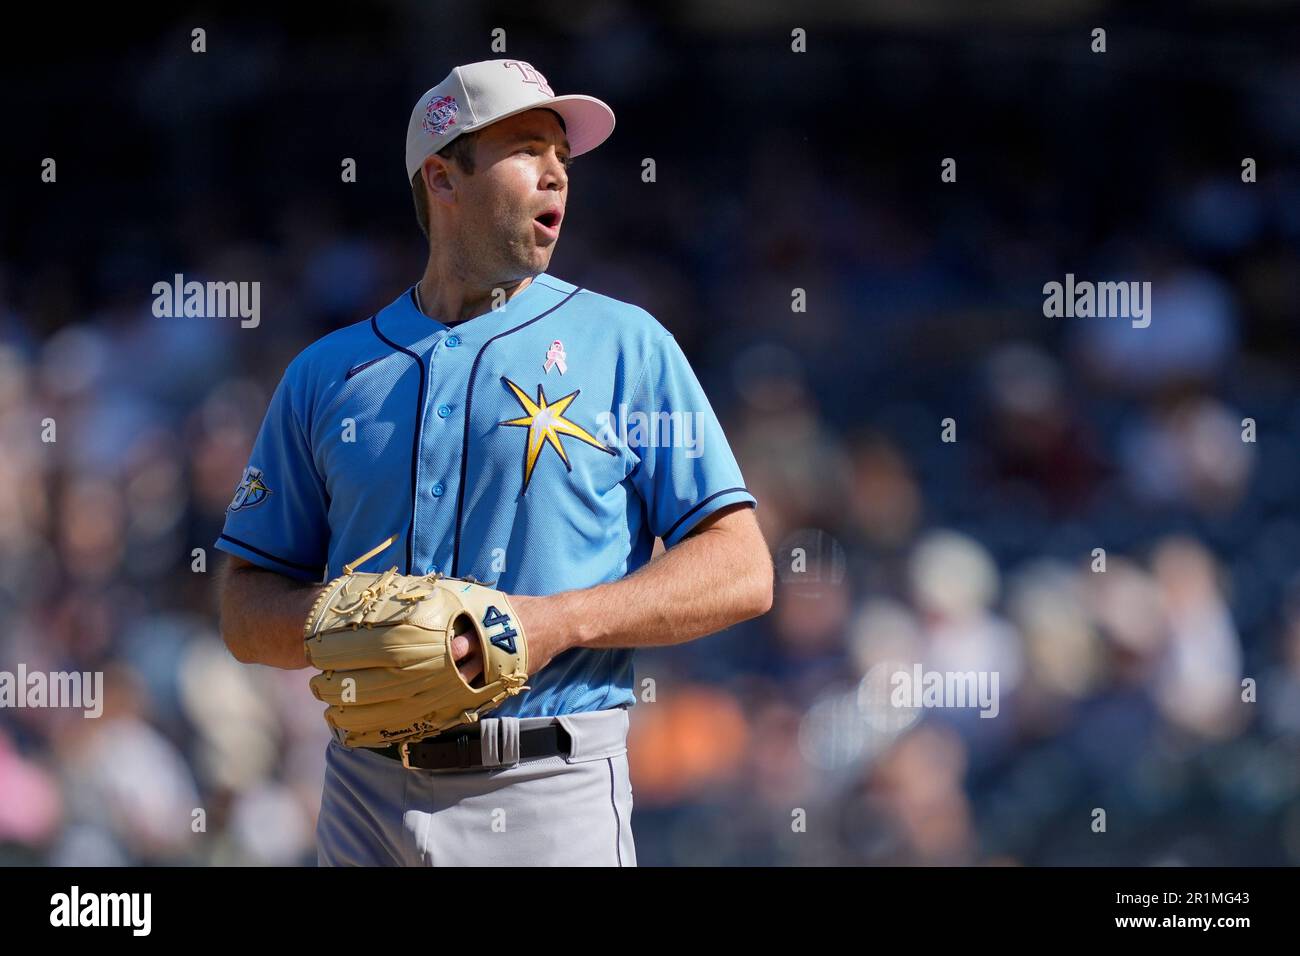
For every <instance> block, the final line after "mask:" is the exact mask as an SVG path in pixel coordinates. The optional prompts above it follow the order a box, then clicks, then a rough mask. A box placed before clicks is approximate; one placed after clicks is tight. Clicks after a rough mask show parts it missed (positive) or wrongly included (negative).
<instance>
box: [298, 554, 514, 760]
mask: <svg viewBox="0 0 1300 956" xmlns="http://www.w3.org/2000/svg"><path fill="white" fill-rule="evenodd" d="M389 540H390V541H391V540H392V539H389ZM387 544H388V542H385V544H384V545H381V546H380V547H379V548H376V549H375V550H374V551H372V552H371V553H370V554H368V555H365V556H364V557H362V558H358V559H357V560H356V561H354V562H353V563H352V564H349V565H345V566H344V568H343V572H344V573H343V575H342V576H341V577H337V578H335V579H334V580H333V581H331V582H330V583H329V584H328V585H326V588H325V591H324V592H323V593H322V594H321V596H320V597H319V598H318V599H317V600H316V603H315V605H313V607H312V609H311V613H310V614H309V615H308V616H307V622H306V624H305V625H304V626H303V633H304V637H305V640H306V647H307V656H308V658H309V659H310V660H311V663H312V665H313V666H315V667H317V668H319V669H320V671H321V673H319V674H317V675H316V676H315V677H313V678H312V679H311V689H312V693H314V694H315V695H316V697H317V699H318V700H321V701H324V702H325V703H327V704H329V708H328V709H327V710H326V711H325V720H326V722H327V723H329V725H330V726H331V727H335V728H337V729H339V730H341V731H343V741H342V742H343V743H344V744H346V745H347V746H349V747H385V746H387V745H389V744H392V743H403V742H406V743H410V742H413V741H416V740H420V739H422V738H424V737H429V736H432V735H433V734H437V733H440V732H441V731H443V730H448V729H450V728H452V727H455V726H457V725H460V724H465V723H473V722H474V721H477V720H478V718H479V716H480V715H481V714H484V713H486V712H487V711H490V710H492V709H493V708H494V707H496V706H497V705H499V704H500V703H501V702H502V701H503V700H505V699H506V698H508V697H511V696H513V695H515V694H518V693H520V692H522V691H525V690H527V689H528V688H527V687H526V686H525V683H524V682H525V681H526V680H527V678H528V644H527V642H526V640H525V638H524V632H523V628H522V626H521V625H520V623H519V620H518V618H517V617H516V616H515V613H514V610H513V609H512V608H511V606H510V599H509V598H508V597H507V596H506V595H505V594H503V593H502V592H501V591H496V590H493V589H492V588H490V587H488V586H486V585H482V584H479V583H477V582H476V581H473V580H470V579H461V578H449V577H445V576H442V575H439V574H430V575H427V576H425V577H416V576H414V575H407V574H398V573H397V568H396V567H393V568H390V569H389V570H387V571H385V572H383V573H382V574H375V573H370V572H357V571H355V570H354V568H353V565H357V564H361V563H363V562H364V561H365V560H366V559H367V558H369V557H371V556H372V555H374V554H378V553H379V552H380V551H381V550H383V548H384V547H385V546H386V545H387ZM462 634H463V635H465V636H467V637H468V638H469V639H470V641H477V642H478V643H479V646H480V648H481V654H482V660H483V672H482V675H481V676H480V677H478V678H476V679H475V680H474V682H473V683H474V686H470V684H467V683H466V682H465V678H464V677H463V676H462V675H461V673H460V670H459V669H458V668H457V667H456V662H455V660H454V659H453V658H452V650H451V642H452V639H453V638H455V637H457V636H458V635H462Z"/></svg>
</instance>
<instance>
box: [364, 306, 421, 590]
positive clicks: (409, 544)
mask: <svg viewBox="0 0 1300 956" xmlns="http://www.w3.org/2000/svg"><path fill="white" fill-rule="evenodd" d="M378 320H379V317H378V316H377V315H372V316H371V317H370V328H371V330H372V331H373V332H374V333H375V335H376V336H377V337H378V338H379V341H381V342H383V343H384V344H385V345H387V346H388V347H389V348H391V349H392V350H393V351H395V352H403V353H405V354H406V355H409V356H410V357H411V358H413V359H415V365H416V368H418V369H419V370H420V387H419V389H418V390H417V392H416V395H415V428H414V429H413V430H412V431H413V432H414V435H413V436H412V438H411V522H410V524H409V525H408V526H407V530H406V573H407V574H413V573H414V571H413V569H412V564H413V562H414V560H415V500H416V498H415V496H416V494H417V490H416V484H415V481H416V473H417V469H418V468H419V464H420V437H421V434H422V432H423V431H424V386H425V378H426V376H425V374H424V360H423V359H421V358H420V356H418V355H416V354H415V353H414V352H412V351H411V350H410V349H406V348H402V346H400V345H398V344H397V343H396V342H394V341H393V340H392V339H390V338H388V337H387V336H386V335H384V333H383V332H381V331H379V321H378Z"/></svg>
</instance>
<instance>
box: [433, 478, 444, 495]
mask: <svg viewBox="0 0 1300 956" xmlns="http://www.w3.org/2000/svg"><path fill="white" fill-rule="evenodd" d="M446 490H447V489H446V488H444V487H443V486H442V482H441V481H436V482H434V484H433V496H434V497H435V498H441V497H442V493H443V492H444V491H446Z"/></svg>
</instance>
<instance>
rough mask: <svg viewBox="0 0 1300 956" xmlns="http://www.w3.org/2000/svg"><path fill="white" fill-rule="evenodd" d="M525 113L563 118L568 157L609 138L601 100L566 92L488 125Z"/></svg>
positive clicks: (609, 116) (607, 112) (610, 121)
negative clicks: (547, 112)
mask: <svg viewBox="0 0 1300 956" xmlns="http://www.w3.org/2000/svg"><path fill="white" fill-rule="evenodd" d="M529 110H555V112H557V113H559V114H560V116H561V117H563V118H564V137H565V139H567V140H568V141H569V155H570V156H581V155H582V154H583V153H587V152H590V151H591V150H593V149H595V148H596V147H597V146H599V145H600V144H601V143H603V142H605V140H607V139H609V134H610V133H612V132H614V111H613V110H612V109H610V108H609V105H608V104H607V103H605V102H604V101H603V100H598V99H596V97H594V96H587V95H585V94H583V93H570V94H568V95H566V96H557V97H554V98H553V99H549V100H539V101H538V102H536V103H529V104H528V105H527V106H521V107H519V109H517V110H511V111H510V112H509V113H502V114H501V115H500V116H498V117H496V118H495V119H493V120H492V123H499V122H501V121H502V120H503V119H509V118H510V117H511V116H516V115H518V114H519V113H527V112H528V111H529ZM492 123H483V124H481V125H479V126H473V127H470V128H469V129H467V130H465V132H466V133H469V132H473V131H475V130H480V129H483V128H484V127H486V126H491V125H492ZM412 175H414V174H412Z"/></svg>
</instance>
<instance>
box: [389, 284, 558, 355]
mask: <svg viewBox="0 0 1300 956" xmlns="http://www.w3.org/2000/svg"><path fill="white" fill-rule="evenodd" d="M574 288H575V286H573V285H572V284H570V283H568V282H565V281H564V280H562V279H556V278H555V277H554V276H551V275H548V274H547V273H545V272H542V273H539V274H538V275H536V276H534V277H533V281H532V282H530V283H528V285H527V286H526V287H525V288H524V290H523V291H522V292H519V293H518V294H516V295H515V296H514V297H513V298H511V299H510V300H509V301H508V302H506V304H505V305H503V306H502V307H501V308H499V309H494V310H491V311H489V312H485V313H484V314H483V315H478V316H475V317H474V318H472V319H466V320H465V321H464V322H457V323H456V324H455V325H453V326H450V327H448V326H446V325H444V324H443V323H441V322H439V321H437V320H436V319H431V318H429V317H428V316H427V315H425V314H424V313H422V312H421V311H420V310H419V309H417V308H416V306H415V286H414V285H412V286H411V287H410V288H408V289H407V290H406V291H405V292H403V293H402V294H401V295H399V296H398V297H397V298H396V299H394V300H393V301H392V303H391V304H389V305H388V306H387V307H386V308H384V309H383V310H381V311H380V312H379V313H378V314H377V315H376V316H375V324H376V325H377V326H378V327H379V331H380V333H382V335H383V336H384V338H386V339H389V340H391V341H392V342H394V343H396V344H397V345H400V346H402V347H403V348H407V349H412V350H414V351H424V350H427V349H429V348H431V347H432V346H433V344H434V343H435V342H437V341H438V340H440V339H442V338H445V337H446V336H447V335H449V334H451V333H453V332H454V333H455V334H456V336H457V337H458V338H459V339H460V341H461V342H463V343H465V344H466V345H471V346H472V345H482V344H483V343H484V342H486V341H487V340H488V339H490V338H491V337H492V336H494V335H497V334H499V333H501V332H505V331H508V330H510V329H512V328H514V327H515V326H517V325H522V324H523V323H525V322H527V321H528V320H529V319H532V318H534V317H535V316H538V315H540V314H541V313H543V312H545V311H546V310H547V309H549V308H551V307H552V306H554V305H556V304H557V303H559V302H560V301H562V300H563V299H564V298H565V296H567V295H569V294H570V293H571V292H573V290H574Z"/></svg>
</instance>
